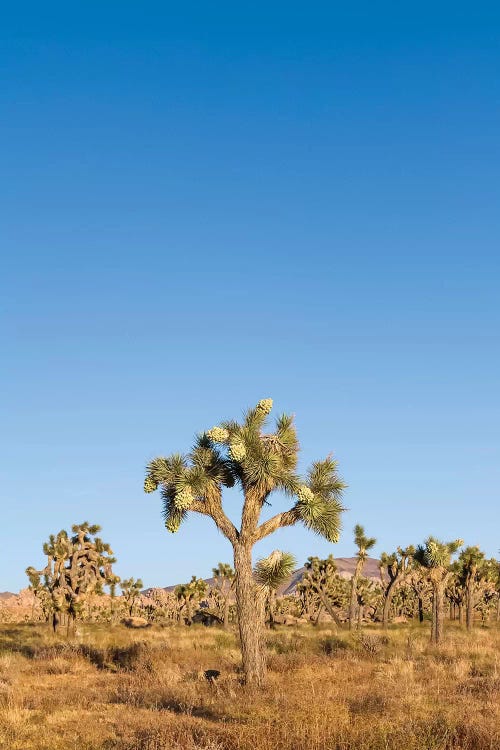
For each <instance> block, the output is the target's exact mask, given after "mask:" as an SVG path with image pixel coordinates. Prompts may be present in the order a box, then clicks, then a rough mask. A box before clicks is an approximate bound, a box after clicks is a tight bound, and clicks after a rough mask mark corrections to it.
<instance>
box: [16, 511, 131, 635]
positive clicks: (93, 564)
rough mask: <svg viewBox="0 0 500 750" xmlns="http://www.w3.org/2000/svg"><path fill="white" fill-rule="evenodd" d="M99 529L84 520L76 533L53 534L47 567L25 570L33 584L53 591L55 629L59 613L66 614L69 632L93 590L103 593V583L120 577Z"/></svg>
mask: <svg viewBox="0 0 500 750" xmlns="http://www.w3.org/2000/svg"><path fill="white" fill-rule="evenodd" d="M100 530H101V527H100V526H97V525H93V526H91V525H90V524H89V523H87V522H85V523H82V524H80V525H75V526H73V527H72V532H73V536H69V535H68V533H67V532H66V531H64V530H63V531H60V532H59V533H58V534H57V535H56V536H54V535H53V534H52V535H51V536H50V538H49V541H48V542H46V543H45V544H44V545H43V551H44V554H45V555H47V565H46V566H45V568H44V569H43V570H35V569H34V568H32V567H30V568H27V570H26V574H27V575H28V577H29V579H30V583H31V585H32V586H34V585H43V588H44V589H45V590H46V591H47V592H48V593H49V594H50V597H51V600H52V613H53V614H52V625H53V628H54V631H55V630H56V628H57V625H58V624H59V616H60V613H62V612H65V613H66V614H67V617H68V631H69V629H70V626H71V625H73V624H74V622H75V619H76V617H77V616H78V615H79V614H80V612H81V611H82V608H83V605H84V603H85V600H86V598H87V597H89V596H90V595H91V594H93V593H95V594H102V593H103V586H105V585H110V584H112V583H116V582H117V581H118V580H119V579H118V578H117V576H115V575H114V574H113V571H112V565H113V563H114V562H116V560H115V558H114V557H113V556H112V555H113V553H112V551H111V548H110V546H109V544H105V543H104V542H103V541H102V539H100V538H99V537H97V536H95V535H96V534H97V533H98V532H99V531H100ZM42 579H43V584H42V583H41V581H42ZM37 582H38V584H37Z"/></svg>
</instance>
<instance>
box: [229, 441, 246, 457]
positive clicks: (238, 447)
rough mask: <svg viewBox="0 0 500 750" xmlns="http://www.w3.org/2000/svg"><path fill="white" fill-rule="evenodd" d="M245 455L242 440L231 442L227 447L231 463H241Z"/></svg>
mask: <svg viewBox="0 0 500 750" xmlns="http://www.w3.org/2000/svg"><path fill="white" fill-rule="evenodd" d="M246 454H247V451H246V448H245V445H244V443H243V441H242V440H238V439H236V440H233V441H232V442H231V443H230V445H229V457H230V458H232V459H233V461H243V459H244V458H245V456H246Z"/></svg>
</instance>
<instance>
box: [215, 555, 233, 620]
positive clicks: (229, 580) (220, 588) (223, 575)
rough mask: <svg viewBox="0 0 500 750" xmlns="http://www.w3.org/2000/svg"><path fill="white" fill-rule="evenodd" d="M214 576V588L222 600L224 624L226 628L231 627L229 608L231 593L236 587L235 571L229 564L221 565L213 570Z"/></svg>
mask: <svg viewBox="0 0 500 750" xmlns="http://www.w3.org/2000/svg"><path fill="white" fill-rule="evenodd" d="M212 572H213V574H214V588H215V590H216V591H217V592H218V594H219V596H220V597H221V599H222V622H223V624H224V628H227V627H228V625H229V608H230V606H231V591H232V590H233V586H234V570H233V569H232V567H231V566H230V565H228V563H221V562H220V563H219V564H218V566H217V567H216V568H212Z"/></svg>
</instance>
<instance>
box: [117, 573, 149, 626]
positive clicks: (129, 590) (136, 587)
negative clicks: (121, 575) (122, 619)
mask: <svg viewBox="0 0 500 750" xmlns="http://www.w3.org/2000/svg"><path fill="white" fill-rule="evenodd" d="M143 585H144V584H143V583H142V581H141V579H140V578H137V579H135V578H125V580H123V581H122V582H121V583H120V588H121V590H122V597H123V600H124V602H125V606H126V607H127V610H128V613H129V615H130V617H132V613H133V611H134V605H135V603H136V601H137V599H138V598H139V597H140V595H141V589H142V587H143Z"/></svg>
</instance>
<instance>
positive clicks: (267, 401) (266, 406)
mask: <svg viewBox="0 0 500 750" xmlns="http://www.w3.org/2000/svg"><path fill="white" fill-rule="evenodd" d="M272 408H273V400H272V398H262V399H261V400H260V401H259V403H258V404H257V409H260V411H263V412H264V414H269V412H270V411H271V409H272Z"/></svg>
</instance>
